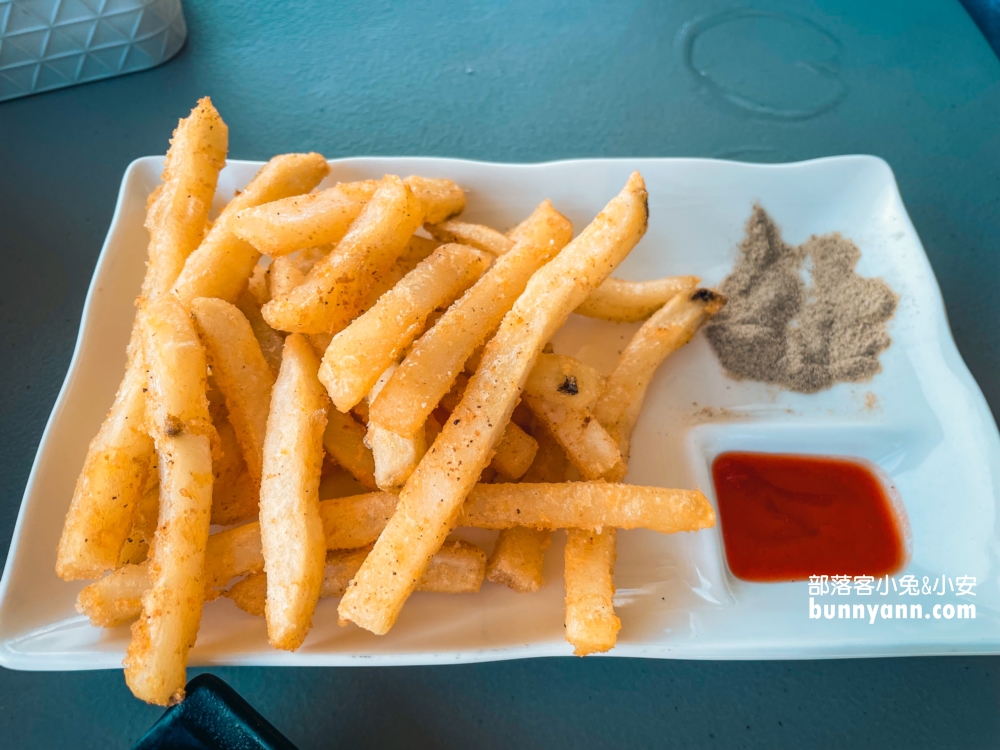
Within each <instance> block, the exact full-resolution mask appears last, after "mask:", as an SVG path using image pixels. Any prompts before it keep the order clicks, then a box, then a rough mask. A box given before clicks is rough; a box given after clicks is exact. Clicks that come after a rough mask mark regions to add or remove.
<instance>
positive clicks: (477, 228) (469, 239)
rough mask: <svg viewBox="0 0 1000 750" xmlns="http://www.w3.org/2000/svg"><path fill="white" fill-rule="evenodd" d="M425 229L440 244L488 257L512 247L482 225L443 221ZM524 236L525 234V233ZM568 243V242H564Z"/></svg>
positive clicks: (502, 235) (511, 244)
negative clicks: (455, 244) (459, 246)
mask: <svg viewBox="0 0 1000 750" xmlns="http://www.w3.org/2000/svg"><path fill="white" fill-rule="evenodd" d="M550 205H551V204H550ZM425 229H427V231H428V232H430V234H431V236H432V237H433V238H434V239H436V240H439V241H440V242H458V243H460V244H462V245H468V246H469V247H474V248H476V249H477V250H482V251H483V252H487V253H489V254H490V255H495V256H501V255H504V254H505V253H507V252H508V251H510V249H511V248H512V247H514V243H513V242H511V241H510V240H509V239H508V238H507V237H505V236H504V234H503V233H502V232H498V231H497V230H496V229H491V228H490V227H486V226H483V225H482V224H469V223H467V222H464V221H456V220H455V219H452V220H450V221H444V222H441V223H440V224H427V225H425ZM525 234H526V233H525ZM566 241H567V242H569V240H566Z"/></svg>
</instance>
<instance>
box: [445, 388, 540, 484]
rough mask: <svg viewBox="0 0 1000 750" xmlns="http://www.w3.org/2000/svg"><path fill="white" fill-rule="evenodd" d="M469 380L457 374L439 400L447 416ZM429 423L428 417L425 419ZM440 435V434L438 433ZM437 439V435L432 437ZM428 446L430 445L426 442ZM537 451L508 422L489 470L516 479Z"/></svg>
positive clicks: (530, 440) (527, 439)
mask: <svg viewBox="0 0 1000 750" xmlns="http://www.w3.org/2000/svg"><path fill="white" fill-rule="evenodd" d="M468 384H469V378H468V376H466V375H465V373H459V374H458V376H456V378H455V385H454V386H453V387H452V389H451V390H450V391H448V392H447V393H446V394H445V395H444V396H443V397H442V398H441V404H440V406H441V408H442V409H444V410H445V411H447V412H448V413H449V414H450V413H451V412H452V411H454V410H455V409H456V408H457V407H458V404H459V403H460V402H461V400H462V395H463V394H464V393H465V389H466V388H467V387H468ZM427 419H428V422H430V419H431V418H430V417H428V418H427ZM438 434H440V432H439V433H438ZM434 437H435V439H437V435H435V436H434ZM427 442H428V445H429V444H430V443H431V441H430V440H428V441H427ZM537 450H538V443H537V442H535V439H534V438H533V437H532V436H531V435H529V434H528V433H526V432H525V431H524V430H523V429H522V428H521V427H519V426H518V425H517V424H516V423H515V422H509V423H508V424H507V427H506V428H505V429H504V431H503V436H502V437H501V438H500V442H499V443H497V447H496V452H495V453H494V454H493V459H492V460H491V461H490V466H489V468H490V469H491V470H492V471H495V472H497V473H499V474H502V475H503V476H504V477H505V478H507V479H509V480H514V479H518V478H520V477H521V475H522V474H524V472H525V471H527V469H528V467H529V466H531V462H532V461H533V460H534V458H535V452H536V451H537Z"/></svg>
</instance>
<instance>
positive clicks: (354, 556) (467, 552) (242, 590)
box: [225, 541, 486, 617]
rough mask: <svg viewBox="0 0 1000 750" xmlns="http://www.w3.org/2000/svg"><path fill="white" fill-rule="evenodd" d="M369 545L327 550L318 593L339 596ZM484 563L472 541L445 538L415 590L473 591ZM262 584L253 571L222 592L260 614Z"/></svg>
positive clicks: (264, 578) (261, 576)
mask: <svg viewBox="0 0 1000 750" xmlns="http://www.w3.org/2000/svg"><path fill="white" fill-rule="evenodd" d="M370 549H371V548H370V547H364V548H362V549H356V550H337V551H334V550H331V551H329V552H327V553H326V569H325V570H324V572H323V588H322V589H321V590H320V597H321V598H328V597H339V596H343V595H344V592H345V591H346V590H347V586H348V584H350V582H351V578H353V577H354V574H355V573H357V571H358V568H360V567H361V563H363V562H364V560H365V557H367V555H368V552H369V551H370ZM485 564H486V555H485V554H483V551H482V550H481V549H479V548H478V547H477V546H476V545H474V544H470V543H469V542H463V541H455V542H445V544H444V546H442V547H441V549H440V550H439V551H438V553H437V554H436V555H434V557H433V558H432V559H431V562H430V565H428V567H427V572H426V573H424V577H423V578H421V579H420V582H419V583H418V584H417V591H426V592H429V593H437V594H474V593H476V592H477V591H479V588H480V586H482V583H483V570H484V567H485ZM266 587H267V574H266V573H254V574H252V575H249V576H247V577H246V578H243V579H242V580H239V581H237V582H236V583H234V584H233V585H232V586H231V587H230V588H229V590H228V591H226V593H225V596H226V597H228V598H229V599H232V600H233V603H234V604H236V606H237V607H239V608H240V609H242V610H243V611H244V612H247V613H248V614H251V615H256V616H257V617H263V616H264V595H265V592H266Z"/></svg>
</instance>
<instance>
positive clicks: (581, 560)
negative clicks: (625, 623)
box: [565, 528, 621, 656]
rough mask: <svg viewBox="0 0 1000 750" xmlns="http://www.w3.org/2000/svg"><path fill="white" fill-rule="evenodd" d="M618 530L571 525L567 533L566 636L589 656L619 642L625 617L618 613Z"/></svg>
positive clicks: (576, 651) (580, 652) (584, 654)
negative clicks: (577, 527)
mask: <svg viewBox="0 0 1000 750" xmlns="http://www.w3.org/2000/svg"><path fill="white" fill-rule="evenodd" d="M616 537H617V530H616V529H614V528H606V529H603V530H602V531H601V532H596V531H592V530H590V529H569V530H568V531H567V537H566V551H565V565H566V640H567V641H569V642H570V643H572V644H573V645H574V647H575V649H574V651H573V653H574V654H576V655H577V656H586V655H587V654H593V653H596V652H601V651H608V650H610V649H612V648H613V647H614V645H615V641H616V640H617V638H618V630H619V629H620V628H621V620H619V619H618V617H617V616H616V615H615V610H614V601H613V598H614V595H615V584H614V581H613V580H612V571H613V570H614V567H615V557H616V556H617V550H616V545H615V539H616Z"/></svg>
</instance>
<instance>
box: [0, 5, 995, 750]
mask: <svg viewBox="0 0 1000 750" xmlns="http://www.w3.org/2000/svg"><path fill="white" fill-rule="evenodd" d="M737 5H739V6H740V7H741V8H742V10H739V11H734V10H733V9H732V8H733V7H735V6H737ZM664 6H667V4H664V3H659V2H655V0H646V1H645V2H641V1H637V0H629V1H627V2H619V3H607V4H599V3H565V4H560V5H556V4H548V3H540V2H512V3H510V4H509V5H501V4H496V5H491V4H470V5H465V4H455V5H452V4H448V3H435V4H432V5H429V6H428V7H425V8H422V9H414V8H410V9H407V10H405V11H402V10H397V9H394V8H391V7H389V6H388V5H386V4H371V5H368V4H362V3H358V4H356V5H349V4H346V3H342V4H337V5H336V6H335V7H333V6H332V5H330V4H327V3H323V2H299V3H287V4H286V3H259V4H256V6H255V7H247V6H244V4H243V3H240V2H235V1H234V0H216V1H215V2H209V1H208V0H190V1H189V2H188V3H187V4H186V12H187V18H188V22H189V25H190V39H189V42H188V45H187V47H186V48H185V49H184V50H183V51H182V52H181V54H180V55H179V57H177V58H176V59H175V60H174V61H172V62H170V63H168V64H167V65H165V66H163V67H161V68H158V69H156V70H153V71H149V72H145V73H140V74H136V75H133V76H129V77H125V78H119V79H115V80H110V81H105V82H102V83H96V84H91V85H88V86H83V87H77V88H74V89H68V90H64V91H61V92H55V93H50V94H45V95H41V96H36V97H32V98H28V99H23V100H18V101H12V102H8V103H6V104H0V238H2V243H3V245H2V246H3V255H2V258H3V260H4V262H5V264H6V265H5V266H4V278H3V291H2V293H0V311H2V316H0V320H2V324H0V353H2V356H3V360H2V361H3V364H2V366H0V441H2V443H0V444H2V445H3V446H4V449H3V451H0V540H2V542H0V543H2V544H4V545H6V544H7V543H8V542H9V539H10V535H11V532H12V529H13V525H14V519H15V517H16V514H17V508H18V505H19V503H20V499H21V492H22V490H23V487H24V484H25V481H26V480H27V476H28V470H29V467H30V465H31V460H32V457H33V456H34V452H35V448H36V446H37V444H38V440H39V437H40V435H41V432H42V428H43V426H44V424H45V420H46V417H47V415H48V413H49V410H50V408H51V406H52V403H53V401H54V399H55V396H56V392H57V390H58V388H59V385H60V383H61V382H62V379H63V376H64V374H65V371H66V367H67V365H68V363H69V357H70V353H71V351H72V348H73V342H74V339H75V337H76V331H77V324H78V321H79V315H80V310H81V307H82V304H83V299H84V294H85V292H86V289H87V284H88V282H89V279H90V275H91V272H92V270H93V267H94V263H95V260H96V258H97V253H98V251H99V250H100V247H101V243H102V241H103V238H104V234H105V232H106V230H107V227H108V223H109V221H110V218H111V212H112V209H113V207H114V203H115V196H116V192H117V189H118V185H119V181H120V179H121V175H122V172H123V171H124V169H125V167H126V165H127V164H128V163H129V162H130V161H131V160H132V159H134V158H135V157H137V156H141V155H145V154H155V153H162V152H163V150H164V147H165V144H166V141H167V138H168V136H169V134H170V131H171V129H172V127H173V125H174V123H175V122H176V120H177V118H178V117H179V116H180V115H182V114H183V113H185V112H187V111H188V110H189V109H190V107H191V106H192V104H193V102H194V101H195V99H196V98H197V97H199V96H202V95H204V94H210V95H211V96H212V97H213V99H214V101H215V103H216V105H217V106H218V108H219V110H220V111H221V112H222V114H223V116H224V117H225V118H226V120H227V121H228V123H229V125H230V128H231V155H232V156H233V157H236V158H249V159H264V158H267V157H269V156H270V155H272V154H273V153H276V152H281V151H293V150H306V149H316V150H319V151H322V152H323V153H324V154H326V155H327V156H328V157H338V156H349V155H359V154H428V155H442V156H456V157H467V158H474V159H485V160H495V161H538V160H547V159H563V158H571V157H583V156H711V157H725V158H735V159H744V160H750V161H792V160H798V159H808V158H812V157H818V156H826V155H831V154H843V153H859V152H861V153H871V154H877V155H879V156H882V157H884V158H885V159H886V160H887V161H888V162H889V163H890V164H891V165H892V167H893V169H894V170H895V172H896V175H897V177H898V179H899V181H900V186H901V189H902V193H903V197H904V200H905V201H906V204H907V206H908V208H909V210H910V213H911V215H912V217H913V221H914V223H915V224H916V227H917V230H918V231H919V233H920V236H921V237H922V238H923V241H924V244H925V245H926V247H927V251H928V253H929V255H930V258H931V262H932V263H933V265H934V269H935V271H936V273H937V275H938V279H939V280H940V283H941V287H942V291H943V293H944V297H945V301H946V303H947V307H948V313H949V316H950V319H951V324H952V328H953V330H954V332H955V336H956V338H957V340H958V345H959V348H960V349H961V351H962V354H963V356H964V357H965V359H966V361H967V362H968V364H969V367H970V368H971V370H972V372H973V374H974V375H975V377H976V378H977V380H978V381H979V383H980V384H981V386H982V388H983V390H984V392H985V393H986V397H987V399H988V400H989V402H990V404H991V405H992V407H993V409H994V412H995V413H996V410H997V409H1000V349H998V348H997V346H996V344H995V335H994V332H995V329H996V320H997V316H998V314H1000V296H998V295H997V294H996V286H997V284H998V282H1000V128H998V127H997V125H998V123H1000V64H998V61H997V59H996V57H994V55H993V53H992V52H991V50H990V48H989V47H988V46H987V44H986V43H985V41H984V40H983V38H982V36H981V35H980V33H979V32H978V30H977V29H976V27H975V26H974V25H973V23H972V21H971V20H970V19H969V17H968V16H967V15H966V13H965V11H964V10H963V9H962V7H961V6H960V5H959V4H958V3H957V2H952V1H951V0H938V1H937V2H914V1H912V0H911V1H909V2H903V1H902V0H880V1H879V2H871V1H870V0H856V1H852V0H823V1H822V2H816V3H796V2H791V1H789V0H751V2H750V3H749V4H747V3H745V2H744V3H738V2H737V1H736V0H677V1H676V2H672V3H670V4H669V6H667V7H664ZM751 6H752V8H753V10H749V8H750V7H751ZM942 501H947V502H959V501H960V499H959V498H947V499H942ZM216 672H217V673H218V674H220V676H222V677H223V678H224V679H226V680H228V681H229V682H230V683H231V684H232V685H233V686H234V687H235V688H236V689H237V690H239V691H240V692H241V693H242V694H243V695H244V696H245V697H246V698H247V699H248V700H249V701H250V702H251V703H253V704H254V705H255V706H256V707H257V708H259V709H260V710H261V712H262V713H263V714H264V715H265V716H267V717H268V718H269V719H270V720H271V721H273V722H274V724H276V725H277V727H278V728H279V729H281V730H282V731H283V732H285V733H286V734H287V735H288V736H289V737H290V738H291V739H292V740H293V741H294V742H296V743H298V744H299V745H300V746H301V747H302V748H311V747H330V746H342V747H349V746H371V747H387V748H388V747H423V746H435V747H441V746H445V747H470V746H475V747H479V748H492V747H497V748H500V747H512V746H516V747H546V748H555V747H563V746H566V747H569V746H572V747H577V748H585V747H586V748H590V747H622V746H635V747H664V746H667V747H685V748H693V747H767V748H770V747H776V746H784V745H787V746H794V747H799V746H802V747H820V748H826V747H829V748H839V747H847V746H850V747H852V748H864V747H897V746H899V747H902V746H906V747H910V748H942V747H963V748H985V747H996V746H997V745H998V744H1000V720H998V715H997V696H998V694H1000V660H998V659H996V658H934V659H931V658H927V659H895V660H867V661H839V662H838V661H828V662H772V663H754V662H730V663H712V662H672V661H661V662H652V661H633V660H621V659H614V660H612V659H596V658H595V659H587V660H577V659H550V660H535V661H525V662H511V663H500V664H484V665H474V666H456V667H437V668H405V669H404V668H395V669H326V670H312V669H300V670H277V669H220V670H216ZM159 714H160V710H159V709H155V708H150V707H147V706H144V705H142V704H140V703H139V702H138V701H135V700H134V699H132V698H131V697H130V696H129V694H128V690H127V689H126V688H125V685H124V683H123V680H122V676H121V674H120V673H119V672H99V673H71V674H32V673H15V672H7V671H2V672H0V737H2V740H0V744H3V745H5V746H9V747H46V748H59V747H73V748H91V747H93V748H105V747H125V746H126V745H128V744H129V743H130V742H132V741H134V740H135V739H137V738H138V736H139V735H141V734H142V732H143V731H144V730H145V729H146V728H147V727H148V726H149V725H150V724H152V722H153V721H154V720H155V719H156V718H157V717H158V716H159Z"/></svg>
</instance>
